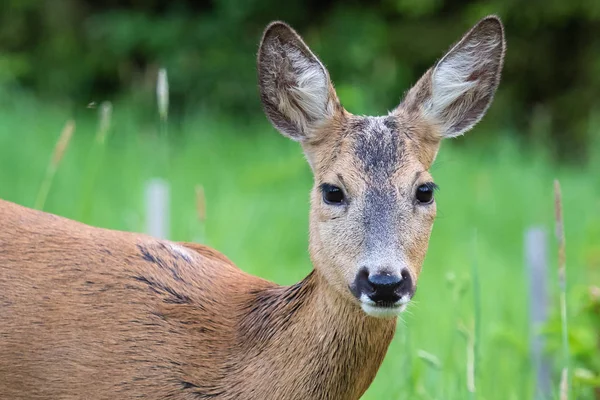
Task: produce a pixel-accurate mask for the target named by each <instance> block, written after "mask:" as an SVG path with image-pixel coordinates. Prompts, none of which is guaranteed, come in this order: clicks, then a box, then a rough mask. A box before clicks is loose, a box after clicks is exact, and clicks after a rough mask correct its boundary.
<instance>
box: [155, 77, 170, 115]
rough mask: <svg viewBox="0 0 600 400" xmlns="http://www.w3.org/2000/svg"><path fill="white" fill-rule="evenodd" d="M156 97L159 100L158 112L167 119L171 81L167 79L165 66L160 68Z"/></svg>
mask: <svg viewBox="0 0 600 400" xmlns="http://www.w3.org/2000/svg"><path fill="white" fill-rule="evenodd" d="M156 98H157V100H158V114H159V115H160V119H161V120H163V121H165V120H166V119H167V117H168V114H169V81H168V79H167V70H166V69H164V68H161V69H159V70H158V79H157V82H156Z"/></svg>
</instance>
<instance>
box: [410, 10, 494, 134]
mask: <svg viewBox="0 0 600 400" xmlns="http://www.w3.org/2000/svg"><path fill="white" fill-rule="evenodd" d="M504 51H505V40H504V30H503V27H502V23H501V22H500V20H499V19H498V18H497V17H493V16H492V17H487V18H484V19H483V20H481V21H480V22H479V23H478V24H477V25H475V26H474V27H473V28H472V29H471V30H470V31H469V32H468V33H467V34H465V36H463V38H462V39H461V40H460V41H459V42H458V43H457V44H456V45H455V46H454V47H453V48H452V49H451V50H450V51H449V52H448V53H447V54H446V55H445V56H444V57H442V59H440V61H439V62H438V63H437V64H436V65H435V67H434V68H433V69H432V70H430V71H428V73H427V74H426V75H425V76H424V77H423V78H422V79H421V80H420V81H419V82H418V83H417V84H416V85H415V87H414V88H413V89H411V91H410V92H409V94H408V95H407V98H406V102H407V103H409V104H408V106H409V107H413V108H414V107H417V108H419V109H420V110H421V113H422V115H423V117H425V119H427V120H429V121H430V122H432V123H434V124H437V125H439V126H440V128H441V134H442V136H444V137H455V136H459V135H462V134H463V133H465V132H466V131H468V130H469V129H471V128H472V127H473V126H474V125H475V124H476V123H477V122H479V120H480V119H481V118H482V117H483V115H484V114H485V112H486V111H487V109H488V107H489V105H490V104H491V102H492V99H493V97H494V93H495V92H496V89H497V87H498V83H499V81H500V74H501V71H502V65H503V61H504ZM411 103H412V104H411Z"/></svg>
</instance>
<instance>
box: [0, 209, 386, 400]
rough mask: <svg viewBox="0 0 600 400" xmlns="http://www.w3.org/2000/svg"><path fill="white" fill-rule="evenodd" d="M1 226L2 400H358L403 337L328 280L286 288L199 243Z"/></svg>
mask: <svg viewBox="0 0 600 400" xmlns="http://www.w3.org/2000/svg"><path fill="white" fill-rule="evenodd" d="M0 221H1V224H2V230H1V231H0V260H1V263H0V321H1V322H0V398H3V399H50V398H61V399H82V398H87V399H114V398H122V399H125V398H137V397H140V396H143V397H144V398H151V399H162V398H172V399H204V398H206V399H208V398H219V399H267V398H269V399H271V398H272V399H296V398H311V399H320V398H323V399H342V398H343V399H352V398H354V399H357V398H359V397H360V395H361V394H362V393H363V392H364V391H365V390H366V388H367V387H368V385H369V384H370V382H371V381H372V379H373V378H374V376H375V372H376V371H377V368H378V366H379V364H380V363H381V361H382V360H383V357H384V355H385V350H386V348H387V343H389V341H390V340H391V338H392V336H393V332H394V327H395V324H394V322H393V321H391V320H378V319H375V318H372V317H368V316H366V315H364V314H363V313H362V311H361V310H360V309H358V308H356V307H353V306H352V305H350V304H347V302H346V301H344V300H343V299H341V298H340V297H339V296H336V295H335V293H332V292H330V291H328V290H327V289H326V285H324V284H322V282H321V279H322V278H321V277H320V275H319V274H318V273H317V272H313V273H312V274H310V275H309V276H308V277H307V278H306V279H305V280H303V281H302V282H300V283H298V284H296V285H294V286H291V287H280V286H276V285H274V284H272V283H270V282H267V281H264V280H262V279H260V278H256V277H253V276H250V275H247V274H246V273H244V272H242V271H240V270H239V269H237V268H235V267H234V266H233V265H232V264H231V263H230V262H229V261H228V260H227V259H226V258H225V257H224V256H223V255H221V254H219V253H218V252H216V251H214V250H212V249H208V248H206V247H204V246H200V245H189V244H183V246H185V249H187V250H189V251H185V250H184V251H185V252H181V251H180V250H173V249H172V248H171V246H172V245H173V244H171V243H170V242H168V241H161V240H157V239H153V238H151V237H147V236H144V235H136V234H132V233H125V232H117V231H111V230H106V229H99V228H94V227H89V226H86V225H83V224H80V223H77V222H74V221H70V220H67V219H64V218H61V217H56V216H53V215H50V214H46V213H42V212H38V211H34V210H30V209H27V208H24V207H21V206H18V205H15V204H12V203H9V202H4V201H0ZM183 246H182V247H183ZM175 248H176V247H175ZM176 249H177V248H176Z"/></svg>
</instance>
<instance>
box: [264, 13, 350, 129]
mask: <svg viewBox="0 0 600 400" xmlns="http://www.w3.org/2000/svg"><path fill="white" fill-rule="evenodd" d="M258 81H259V86H260V98H261V101H262V104H263V108H264V110H265V113H266V114H267V117H268V118H269V120H270V121H271V123H272V124H273V126H275V128H277V129H278V130H279V131H280V132H281V133H282V134H284V135H285V136H287V137H289V138H291V139H293V140H296V141H307V140H310V139H311V137H312V135H313V134H314V132H315V129H316V128H318V127H319V126H320V125H322V124H323V123H324V122H326V121H327V120H329V119H331V118H332V117H333V115H334V113H335V110H336V107H337V104H339V103H338V101H337V97H336V95H335V91H334V90H333V86H332V85H331V82H330V80H329V74H328V73H327V70H326V69H325V67H324V66H323V64H322V63H321V62H320V61H319V59H318V58H317V57H316V56H315V55H314V54H313V53H312V52H311V51H310V49H309V48H308V46H307V45H306V44H305V43H304V42H303V41H302V39H301V38H300V36H299V35H298V34H297V33H296V32H295V31H294V30H293V29H292V28H291V27H289V26H288V25H286V24H284V23H283V22H273V23H271V24H270V25H269V26H268V27H267V28H266V30H265V33H264V35H263V38H262V41H261V44H260V50H259V52H258Z"/></svg>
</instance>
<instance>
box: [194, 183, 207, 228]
mask: <svg viewBox="0 0 600 400" xmlns="http://www.w3.org/2000/svg"><path fill="white" fill-rule="evenodd" d="M196 213H197V214H198V219H199V220H200V222H202V223H204V221H206V198H205V197H204V187H203V186H202V185H196Z"/></svg>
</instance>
